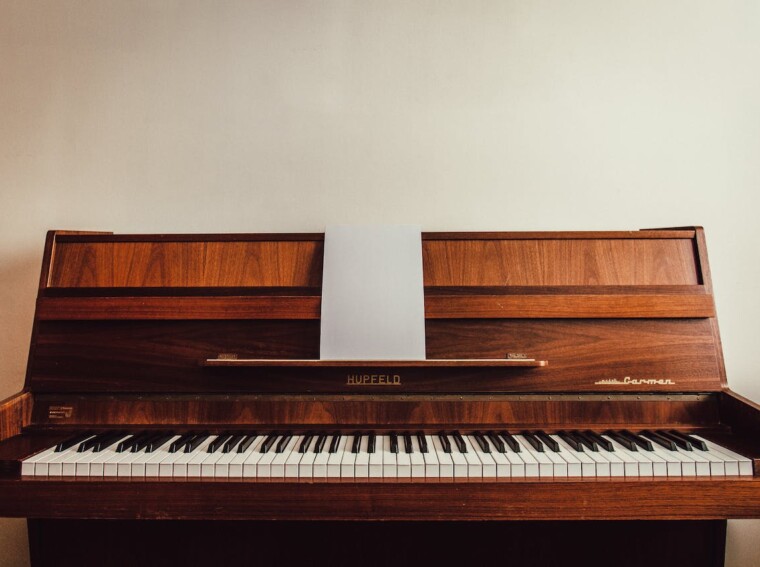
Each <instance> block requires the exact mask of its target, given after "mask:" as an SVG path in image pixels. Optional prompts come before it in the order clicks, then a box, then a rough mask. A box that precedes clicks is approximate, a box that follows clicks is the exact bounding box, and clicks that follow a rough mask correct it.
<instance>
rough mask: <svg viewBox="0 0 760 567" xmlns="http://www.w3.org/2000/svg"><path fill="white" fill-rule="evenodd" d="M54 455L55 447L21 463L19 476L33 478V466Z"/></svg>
mask: <svg viewBox="0 0 760 567" xmlns="http://www.w3.org/2000/svg"><path fill="white" fill-rule="evenodd" d="M54 454H55V445H53V446H52V447H49V448H47V449H45V450H44V451H40V452H39V453H35V454H34V455H32V456H30V457H27V458H26V459H24V460H23V461H21V476H35V471H34V467H35V464H36V463H38V462H40V461H43V460H45V459H47V458H49V457H50V456H52V455H54Z"/></svg>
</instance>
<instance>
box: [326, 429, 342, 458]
mask: <svg viewBox="0 0 760 567" xmlns="http://www.w3.org/2000/svg"><path fill="white" fill-rule="evenodd" d="M340 437H341V435H340V432H338V431H336V432H335V433H333V437H332V441H331V442H330V449H329V451H328V452H329V453H337V452H338V445H339V444H340Z"/></svg>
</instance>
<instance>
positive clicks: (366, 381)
mask: <svg viewBox="0 0 760 567" xmlns="http://www.w3.org/2000/svg"><path fill="white" fill-rule="evenodd" d="M346 385H347V386H400V385H401V375H399V374H349V375H348V376H347V378H346Z"/></svg>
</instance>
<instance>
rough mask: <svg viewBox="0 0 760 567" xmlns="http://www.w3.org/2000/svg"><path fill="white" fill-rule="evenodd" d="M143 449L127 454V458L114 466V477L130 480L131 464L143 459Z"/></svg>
mask: <svg viewBox="0 0 760 567" xmlns="http://www.w3.org/2000/svg"><path fill="white" fill-rule="evenodd" d="M145 455H146V453H145V449H143V450H142V451H135V452H134V453H132V452H128V453H127V456H126V457H124V458H123V459H121V460H119V462H118V463H117V465H116V476H118V477H124V478H131V477H132V463H135V462H138V461H140V460H144V459H145Z"/></svg>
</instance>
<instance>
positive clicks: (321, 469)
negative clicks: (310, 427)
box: [312, 435, 332, 478]
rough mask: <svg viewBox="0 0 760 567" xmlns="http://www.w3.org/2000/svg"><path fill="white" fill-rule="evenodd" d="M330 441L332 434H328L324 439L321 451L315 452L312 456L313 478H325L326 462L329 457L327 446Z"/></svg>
mask: <svg viewBox="0 0 760 567" xmlns="http://www.w3.org/2000/svg"><path fill="white" fill-rule="evenodd" d="M331 441H332V435H328V436H327V437H326V439H325V446H324V447H323V448H322V452H321V453H316V456H315V457H314V468H313V473H312V474H313V478H327V462H328V460H329V459H330V453H329V452H328V448H329V447H330V442H331ZM315 443H316V441H315Z"/></svg>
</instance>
